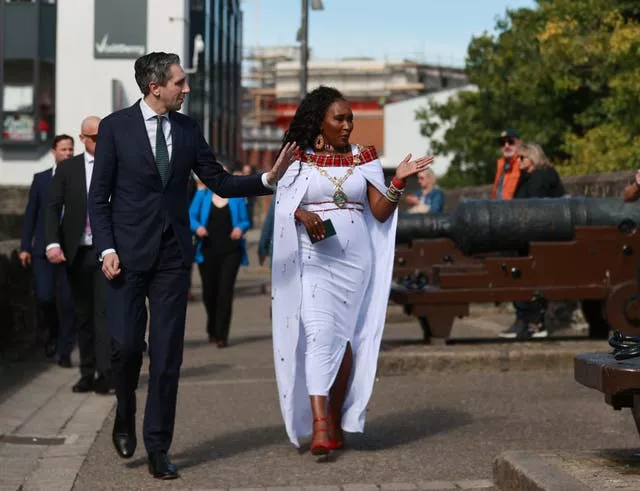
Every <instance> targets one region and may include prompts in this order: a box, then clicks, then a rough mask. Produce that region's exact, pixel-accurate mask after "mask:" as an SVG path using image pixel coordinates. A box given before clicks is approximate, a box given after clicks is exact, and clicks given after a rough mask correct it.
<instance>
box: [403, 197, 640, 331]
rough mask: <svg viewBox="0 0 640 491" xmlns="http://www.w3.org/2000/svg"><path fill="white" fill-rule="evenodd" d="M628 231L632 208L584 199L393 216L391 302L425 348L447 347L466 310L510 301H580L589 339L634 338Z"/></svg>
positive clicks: (634, 214)
mask: <svg viewBox="0 0 640 491" xmlns="http://www.w3.org/2000/svg"><path fill="white" fill-rule="evenodd" d="M638 223H640V204H636V203H624V202H623V201H622V200H621V199H616V198H587V197H580V198H556V199H528V200H513V201H489V200H473V201H464V202H461V203H460V205H459V206H458V208H457V209H456V210H455V211H454V212H453V213H443V214H434V215H429V214H426V215H401V216H400V217H399V220H398V229H397V234H396V256H395V264H394V279H395V283H394V287H393V288H392V294H391V299H392V300H394V301H395V302H396V303H399V304H402V305H403V306H404V309H405V312H406V313H408V314H410V315H414V316H416V317H418V319H419V320H420V321H421V324H422V327H423V329H425V339H427V338H428V337H430V336H434V337H445V338H446V337H448V336H449V334H450V331H451V326H452V324H453V320H454V319H455V318H456V317H462V316H466V315H468V313H469V304H470V303H483V302H503V301H519V300H540V301H546V300H555V301H563V300H577V301H581V303H582V309H583V312H584V314H585V318H586V320H587V322H588V323H589V334H590V336H591V337H594V338H606V336H607V334H608V331H609V328H610V327H614V328H616V329H619V330H621V331H622V332H624V333H625V334H629V335H638V334H640V305H639V304H638V302H637V299H636V295H637V282H636V270H637V257H636V256H637V254H638V251H639V250H640V231H638ZM425 323H427V324H428V325H425ZM505 327H506V326H505Z"/></svg>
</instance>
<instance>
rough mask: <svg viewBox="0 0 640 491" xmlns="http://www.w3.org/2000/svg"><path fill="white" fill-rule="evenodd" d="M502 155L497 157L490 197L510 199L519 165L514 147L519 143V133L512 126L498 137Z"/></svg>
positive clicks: (518, 175)
mask: <svg viewBox="0 0 640 491" xmlns="http://www.w3.org/2000/svg"><path fill="white" fill-rule="evenodd" d="M498 142H499V143H500V150H501V151H502V157H500V158H499V159H498V164H497V171H496V177H495V180H494V181H493V193H492V195H491V198H492V199H499V200H500V199H512V198H513V195H514V193H515V192H516V187H518V180H519V179H520V166H519V165H518V154H517V153H516V148H517V146H518V144H519V143H520V134H519V133H518V132H517V131H516V130H514V129H513V128H507V129H506V130H504V131H503V132H502V133H500V137H499V138H498Z"/></svg>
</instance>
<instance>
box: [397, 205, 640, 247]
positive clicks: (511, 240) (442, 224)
mask: <svg viewBox="0 0 640 491" xmlns="http://www.w3.org/2000/svg"><path fill="white" fill-rule="evenodd" d="M638 223H640V202H636V203H625V202H623V201H622V199H621V198H589V197H575V198H535V199H521V200H509V201H493V200H466V201H462V202H460V204H459V205H458V207H457V208H456V210H455V211H454V212H453V213H439V214H401V215H400V216H399V219H398V229H397V233H396V242H397V243H406V242H410V241H411V240H414V239H435V238H441V237H442V238H448V239H451V240H452V241H453V242H454V243H455V244H456V245H457V246H458V247H459V248H460V249H461V250H462V251H463V252H464V253H465V254H473V253H481V252H495V251H502V250H517V249H522V248H523V247H526V246H527V244H528V243H529V242H531V241H553V242H557V241H569V240H573V238H574V229H575V227H577V226H607V225H608V226H624V227H631V228H632V227H634V226H635V225H636V224H638Z"/></svg>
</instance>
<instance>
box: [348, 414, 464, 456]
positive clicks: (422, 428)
mask: <svg viewBox="0 0 640 491" xmlns="http://www.w3.org/2000/svg"><path fill="white" fill-rule="evenodd" d="M472 422H473V418H472V417H471V415H470V414H469V413H468V412H466V411H461V410H459V409H455V408H452V407H442V408H423V409H416V410H415V411H402V412H397V413H393V414H389V415H386V416H382V417H379V418H375V419H372V420H371V421H370V422H368V423H367V425H366V430H365V433H357V434H353V435H349V436H348V438H347V439H348V442H349V448H352V449H353V450H359V451H376V450H383V449H387V448H393V447H398V446H401V445H407V444H409V443H412V442H415V441H418V440H424V439H425V438H429V437H431V436H434V435H437V434H438V433H446V432H448V431H451V430H454V429H456V428H459V427H461V426H465V425H468V424H471V423H472Z"/></svg>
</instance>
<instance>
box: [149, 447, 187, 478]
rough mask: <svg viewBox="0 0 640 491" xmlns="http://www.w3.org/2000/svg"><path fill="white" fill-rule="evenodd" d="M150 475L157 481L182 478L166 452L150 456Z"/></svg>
mask: <svg viewBox="0 0 640 491" xmlns="http://www.w3.org/2000/svg"><path fill="white" fill-rule="evenodd" d="M149 473H150V474H151V475H152V476H153V477H155V478H156V479H176V478H178V477H180V474H178V469H177V468H176V466H175V465H173V464H172V463H171V461H170V460H169V457H167V454H166V452H154V453H151V454H149Z"/></svg>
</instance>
